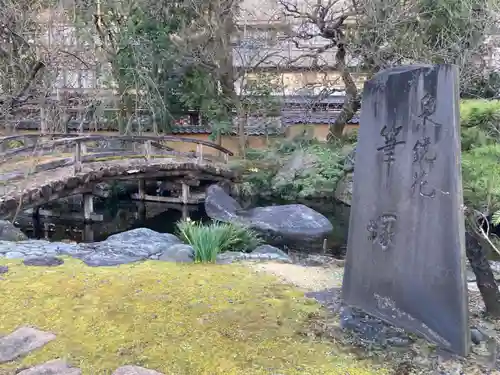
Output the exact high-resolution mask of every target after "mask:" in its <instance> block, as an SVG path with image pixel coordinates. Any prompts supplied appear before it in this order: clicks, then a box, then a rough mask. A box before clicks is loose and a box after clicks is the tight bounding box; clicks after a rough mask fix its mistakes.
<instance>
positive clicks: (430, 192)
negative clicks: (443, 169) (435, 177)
mask: <svg viewBox="0 0 500 375" xmlns="http://www.w3.org/2000/svg"><path fill="white" fill-rule="evenodd" d="M430 145H431V139H430V137H423V138H421V139H419V140H417V142H415V145H414V146H413V163H416V164H418V170H416V171H414V172H413V183H412V185H411V188H412V190H413V192H415V190H416V189H417V188H418V191H419V194H420V195H421V196H423V197H428V198H434V197H435V196H436V189H434V188H432V187H429V186H428V184H429V182H428V181H427V178H426V177H427V176H428V174H429V169H430V167H432V164H433V163H434V161H435V160H436V159H437V156H436V154H432V153H431V150H430V149H429V146H430Z"/></svg>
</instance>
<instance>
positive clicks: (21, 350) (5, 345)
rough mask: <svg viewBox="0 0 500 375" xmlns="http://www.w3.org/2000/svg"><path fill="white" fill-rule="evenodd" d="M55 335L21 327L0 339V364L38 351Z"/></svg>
mask: <svg viewBox="0 0 500 375" xmlns="http://www.w3.org/2000/svg"><path fill="white" fill-rule="evenodd" d="M55 338H56V335H54V334H53V333H50V332H44V331H40V330H38V329H36V328H32V327H21V328H18V329H16V330H15V331H14V332H12V333H11V334H9V335H7V336H3V337H0V363H4V362H9V361H12V360H14V359H16V358H18V357H21V356H23V355H26V354H28V353H30V352H32V351H33V350H35V349H39V348H41V347H42V346H44V345H46V344H47V343H49V342H50V341H52V340H54V339H55Z"/></svg>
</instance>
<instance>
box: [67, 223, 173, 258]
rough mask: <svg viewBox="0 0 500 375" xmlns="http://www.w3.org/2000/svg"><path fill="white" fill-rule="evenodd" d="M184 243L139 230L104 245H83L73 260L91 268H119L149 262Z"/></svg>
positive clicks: (162, 235)
mask: <svg viewBox="0 0 500 375" xmlns="http://www.w3.org/2000/svg"><path fill="white" fill-rule="evenodd" d="M181 243H182V241H181V240H180V239H179V238H177V237H176V236H174V235H173V234H168V233H158V232H155V231H154V230H151V229H147V228H137V229H132V230H129V231H126V232H123V233H118V234H114V235H112V236H109V237H108V238H107V239H106V240H104V241H101V242H95V243H89V244H81V245H80V246H79V248H78V253H77V254H73V256H75V257H77V258H80V259H81V260H82V261H83V262H85V263H86V264H87V265H89V266H116V265H119V264H126V263H132V262H137V261H140V260H145V259H148V258H150V257H152V256H153V255H155V254H160V253H163V252H164V251H166V250H168V249H169V248H170V247H171V246H172V245H177V244H181Z"/></svg>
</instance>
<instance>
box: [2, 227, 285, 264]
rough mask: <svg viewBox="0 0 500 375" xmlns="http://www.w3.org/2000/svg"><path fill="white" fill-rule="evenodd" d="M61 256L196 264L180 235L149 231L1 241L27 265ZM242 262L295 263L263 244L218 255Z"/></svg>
mask: <svg viewBox="0 0 500 375" xmlns="http://www.w3.org/2000/svg"><path fill="white" fill-rule="evenodd" d="M57 256H71V257H73V258H77V259H80V260H82V261H83V262H84V263H85V264H87V265H88V266H93V267H99V266H116V265H120V264H127V263H132V262H138V261H143V260H147V259H152V260H160V261H166V262H180V263H192V262H194V249H193V248H192V247H191V246H190V245H186V244H184V243H183V242H182V241H181V240H180V239H179V238H178V237H177V236H174V235H173V234H169V233H158V232H155V231H153V230H151V229H147V228H137V229H132V230H129V231H126V232H123V233H118V234H114V235H111V236H109V237H108V238H107V239H106V240H104V241H101V242H95V243H63V242H49V241H45V240H23V241H16V242H12V241H0V257H5V258H9V259H24V262H25V264H26V265H39V266H56V265H59V264H62V260H61V259H58V258H55V257H57ZM240 260H254V261H259V260H262V261H269V260H272V261H279V262H286V263H291V259H290V258H289V256H288V255H287V254H286V253H285V252H283V251H281V250H280V249H278V248H276V247H273V246H270V245H261V246H259V247H257V248H256V249H255V250H253V251H252V252H251V253H240V252H228V253H222V254H219V255H218V256H217V261H216V263H220V264H228V263H232V262H235V261H240Z"/></svg>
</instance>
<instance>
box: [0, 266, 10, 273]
mask: <svg viewBox="0 0 500 375" xmlns="http://www.w3.org/2000/svg"><path fill="white" fill-rule="evenodd" d="M7 272H9V267H7V266H0V275H1V274H4V273H7Z"/></svg>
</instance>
